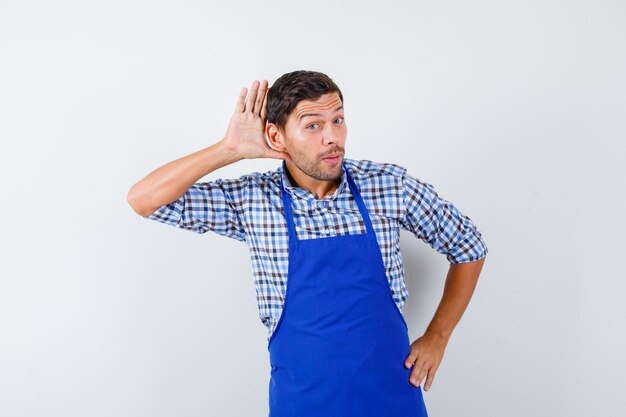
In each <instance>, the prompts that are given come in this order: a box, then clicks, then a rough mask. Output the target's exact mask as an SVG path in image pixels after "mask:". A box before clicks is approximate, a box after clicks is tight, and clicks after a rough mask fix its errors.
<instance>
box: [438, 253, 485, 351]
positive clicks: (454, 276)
mask: <svg viewBox="0 0 626 417" xmlns="http://www.w3.org/2000/svg"><path fill="white" fill-rule="evenodd" d="M484 262H485V257H483V258H482V259H479V260H477V261H474V262H464V263H459V264H454V265H450V268H449V270H448V275H447V277H446V283H445V286H444V290H443V295H442V297H441V301H440V303H439V306H438V307H437V311H436V312H435V315H434V317H433V319H432V321H431V322H430V324H429V325H428V328H427V329H426V333H430V334H433V335H437V336H439V337H442V338H444V339H446V340H447V339H449V338H450V336H451V334H452V331H453V330H454V328H455V327H456V325H457V323H458V322H459V320H460V319H461V316H462V315H463V313H464V312H465V309H466V308H467V306H468V304H469V301H470V299H471V298H472V294H473V293H474V289H475V288H476V283H477V281H478V277H479V275H480V271H481V270H482V267H483V264H484Z"/></svg>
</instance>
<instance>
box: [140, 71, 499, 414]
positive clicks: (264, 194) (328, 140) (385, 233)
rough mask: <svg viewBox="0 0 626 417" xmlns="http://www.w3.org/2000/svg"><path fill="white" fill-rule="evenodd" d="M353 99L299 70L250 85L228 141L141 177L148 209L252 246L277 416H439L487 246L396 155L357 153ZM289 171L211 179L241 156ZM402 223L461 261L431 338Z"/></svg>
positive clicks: (145, 212)
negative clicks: (416, 296) (444, 368)
mask: <svg viewBox="0 0 626 417" xmlns="http://www.w3.org/2000/svg"><path fill="white" fill-rule="evenodd" d="M343 103H344V101H343V95H342V93H341V91H340V90H339V88H338V87H337V85H336V84H335V83H334V82H333V81H332V80H331V79H330V78H329V77H328V76H326V75H325V74H322V73H319V72H315V71H294V72H291V73H287V74H285V75H283V76H281V77H280V78H279V79H278V80H276V82H275V83H274V84H273V85H272V87H271V88H268V85H267V81H266V80H263V81H262V82H258V81H257V80H255V81H254V82H253V83H252V87H251V89H250V91H249V93H248V91H247V89H246V88H245V87H244V88H243V89H242V90H241V93H240V95H239V99H238V101H237V105H236V108H235V114H234V115H233V117H232V119H231V120H230V124H229V126H228V129H227V132H226V135H225V136H224V138H223V139H222V140H220V141H219V142H217V143H215V144H213V145H211V146H209V147H207V148H205V149H202V150H200V151H198V152H195V153H193V154H191V155H188V156H186V157H183V158H180V159H177V160H175V161H173V162H170V163H168V164H166V165H164V166H162V167H160V168H158V169H156V170H155V171H153V172H151V173H150V174H149V175H148V176H146V177H145V178H144V179H142V180H141V181H139V182H138V183H136V184H135V185H134V186H133V187H132V188H131V189H130V191H129V193H128V202H129V203H130V205H131V206H132V208H133V209H134V210H135V211H136V212H137V213H138V214H140V215H142V216H144V217H146V218H148V219H152V220H156V221H159V222H162V223H165V224H169V225H173V226H176V227H179V228H182V229H188V230H191V231H194V232H196V233H205V232H207V231H209V230H210V231H213V232H215V233H218V234H220V235H223V236H227V237H230V238H233V239H237V240H240V241H243V242H246V243H247V244H248V245H249V246H250V249H251V251H250V253H251V255H252V259H251V260H252V264H253V270H254V276H255V286H256V291H257V300H258V307H259V314H260V317H261V320H262V322H263V324H264V325H265V326H267V328H268V330H269V331H268V351H269V353H270V363H271V379H270V385H269V388H270V389H269V396H270V398H269V405H270V416H271V417H291V416H298V417H307V416H316V417H319V416H325V417H334V416H343V417H346V416H357V415H358V416H394V417H403V416H407V417H408V416H412V417H417V416H426V415H427V412H426V407H425V404H424V401H423V396H422V391H421V381H422V380H423V379H424V377H426V381H425V390H428V389H429V388H430V386H431V384H432V382H433V378H434V376H435V373H436V371H437V368H438V367H439V364H440V362H441V360H442V358H443V354H444V350H445V347H446V345H447V343H448V340H449V338H450V335H451V333H452V331H453V329H454V327H455V326H456V324H457V323H458V321H459V320H460V318H461V316H462V314H463V312H464V311H465V309H466V307H467V305H468V303H469V300H470V298H471V296H472V293H473V291H474V288H475V285H476V282H477V280H478V276H479V274H480V271H481V269H482V266H483V262H484V260H485V256H486V254H487V246H486V245H485V243H484V241H483V239H482V237H481V233H480V232H479V231H478V230H477V228H476V226H475V225H474V224H473V222H472V221H471V219H470V218H469V217H467V216H465V215H463V214H461V212H459V210H458V209H457V208H456V207H455V206H454V205H453V204H452V203H450V202H449V201H447V200H444V199H443V198H441V197H440V196H439V195H438V194H437V193H436V192H435V189H434V187H433V186H432V185H431V184H428V183H427V182H424V181H421V180H419V179H417V178H415V177H413V176H411V175H409V174H408V173H407V171H406V169H405V168H403V167H401V166H399V165H396V164H392V163H379V162H373V161H370V160H353V159H350V158H345V157H344V155H345V144H346V136H347V127H346V122H345V116H344V115H345V109H344V106H343ZM252 158H276V159H281V160H283V161H282V163H281V166H280V167H278V168H277V169H276V170H272V171H267V172H265V173H258V172H253V173H251V174H247V175H242V176H240V177H239V178H237V179H216V180H214V181H209V182H197V181H198V180H199V179H200V178H202V177H203V176H205V175H207V174H209V173H210V172H213V171H215V170H217V169H219V168H221V167H223V166H226V165H228V164H232V163H233V162H236V161H239V160H241V159H252ZM400 229H405V230H410V231H411V232H413V233H414V234H415V236H416V237H418V238H420V239H422V240H424V241H425V242H426V243H428V244H429V245H430V246H431V247H432V248H433V249H435V250H437V251H438V252H439V253H442V254H445V255H446V257H447V259H448V260H449V262H450V269H449V272H448V275H447V278H446V285H445V289H444V293H443V296H442V299H441V302H440V305H439V307H438V308H437V311H436V313H435V315H434V317H433V319H432V321H431V323H430V324H429V326H428V328H427V330H426V331H425V333H424V335H422V336H421V337H419V338H418V339H416V340H415V341H414V342H413V343H409V339H408V327H407V325H406V322H405V320H404V317H403V315H402V312H401V307H402V305H403V303H404V302H405V301H406V299H407V296H408V291H407V289H406V286H405V282H404V276H403V274H404V270H403V266H402V258H401V253H400V233H399V230H400Z"/></svg>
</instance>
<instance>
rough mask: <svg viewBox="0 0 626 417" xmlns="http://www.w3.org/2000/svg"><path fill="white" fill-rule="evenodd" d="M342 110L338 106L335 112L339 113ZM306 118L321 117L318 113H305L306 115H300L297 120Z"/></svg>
mask: <svg viewBox="0 0 626 417" xmlns="http://www.w3.org/2000/svg"><path fill="white" fill-rule="evenodd" d="M341 109H343V106H339V107H337V108H336V109H335V111H339V110H341ZM307 116H321V114H319V113H306V114H301V115H300V117H298V119H304V118H305V117H307Z"/></svg>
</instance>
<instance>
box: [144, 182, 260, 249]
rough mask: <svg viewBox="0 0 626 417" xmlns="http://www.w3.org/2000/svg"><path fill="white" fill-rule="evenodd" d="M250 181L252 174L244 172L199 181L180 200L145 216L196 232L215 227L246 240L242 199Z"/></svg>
mask: <svg viewBox="0 0 626 417" xmlns="http://www.w3.org/2000/svg"><path fill="white" fill-rule="evenodd" d="M248 181H249V176H247V175H244V176H241V177H239V178H237V179H217V180H215V181H208V182H197V183H195V184H193V185H192V186H191V187H190V188H189V189H188V190H187V191H186V192H185V193H184V194H183V195H182V196H181V197H180V198H179V199H178V200H175V201H172V202H171V203H169V204H165V205H163V206H161V207H159V208H158V209H157V210H156V211H155V212H154V213H152V214H151V215H149V216H144V218H146V219H149V220H156V221H157V222H160V223H164V224H168V225H171V226H175V227H178V228H181V229H186V230H191V231H192V232H195V233H206V232H208V231H213V232H215V233H217V234H219V235H222V236H226V237H229V238H232V239H236V240H240V241H243V242H245V241H246V228H245V222H244V220H243V219H244V213H243V210H244V208H243V207H244V206H243V201H244V198H245V196H244V194H245V189H246V186H247V184H248Z"/></svg>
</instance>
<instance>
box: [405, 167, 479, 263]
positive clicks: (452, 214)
mask: <svg viewBox="0 0 626 417" xmlns="http://www.w3.org/2000/svg"><path fill="white" fill-rule="evenodd" d="M402 183H403V198H404V205H405V212H404V217H403V219H402V221H401V222H400V225H401V228H402V229H405V230H408V231H410V232H412V233H413V234H414V235H415V236H416V237H418V238H419V239H421V240H423V241H424V242H426V243H428V244H429V245H430V246H431V247H432V248H433V249H435V250H436V251H437V252H439V253H441V254H445V255H446V258H447V259H448V261H449V262H450V264H457V263H461V262H471V261H476V260H478V259H481V258H483V257H484V256H486V255H487V252H488V249H487V246H486V244H485V242H484V240H483V239H482V235H481V233H480V232H479V231H478V229H477V228H476V225H475V224H474V223H473V222H472V220H471V219H470V218H469V217H467V216H465V215H463V214H462V213H461V212H460V211H459V210H458V208H457V207H455V206H454V204H452V203H451V202H449V201H447V200H445V199H443V198H442V197H440V196H439V194H437V192H436V191H435V188H434V187H433V185H432V184H429V183H427V182H424V181H421V180H419V179H417V178H414V177H412V176H410V175H408V174H407V173H406V172H405V173H404V175H403V177H402Z"/></svg>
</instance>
